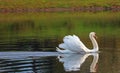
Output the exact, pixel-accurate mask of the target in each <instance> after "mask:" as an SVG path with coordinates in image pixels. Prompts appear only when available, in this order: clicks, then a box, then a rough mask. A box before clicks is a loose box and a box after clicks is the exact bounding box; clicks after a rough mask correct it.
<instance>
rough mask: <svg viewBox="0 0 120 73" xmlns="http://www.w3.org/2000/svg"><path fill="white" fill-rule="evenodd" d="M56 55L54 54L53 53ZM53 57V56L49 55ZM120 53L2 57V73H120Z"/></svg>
mask: <svg viewBox="0 0 120 73" xmlns="http://www.w3.org/2000/svg"><path fill="white" fill-rule="evenodd" d="M52 53H54V52H52ZM49 55H51V54H49ZM119 55H120V52H113V51H109V52H105V51H104V52H103V51H102V52H101V53H89V54H56V55H55V56H44V57H41V56H26V57H21V56H20V54H19V55H18V56H20V57H16V56H17V55H16V56H10V55H9V57H0V72H1V73H93V72H96V73H119V72H120V70H119V69H120V66H119V64H120V61H119V60H120V57H119Z"/></svg>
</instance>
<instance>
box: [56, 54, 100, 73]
mask: <svg viewBox="0 0 120 73" xmlns="http://www.w3.org/2000/svg"><path fill="white" fill-rule="evenodd" d="M89 56H93V61H92V63H91V65H90V72H96V65H97V63H98V59H99V53H87V54H63V55H61V56H60V57H58V59H59V61H60V62H62V63H63V66H64V69H65V71H79V70H80V67H81V66H82V64H83V63H84V62H85V60H86V59H87V58H88V57H89Z"/></svg>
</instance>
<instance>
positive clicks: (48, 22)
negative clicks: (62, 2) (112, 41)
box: [0, 12, 120, 38]
mask: <svg viewBox="0 0 120 73" xmlns="http://www.w3.org/2000/svg"><path fill="white" fill-rule="evenodd" d="M0 17H1V18H0V22H1V25H0V31H1V32H0V34H1V36H11V37H12V36H18V37H20V36H25V37H29V36H37V37H43V38H46V37H56V36H58V37H60V36H65V35H67V34H76V35H79V36H88V33H89V32H91V31H95V32H97V33H98V34H101V35H118V34H119V32H120V29H119V27H120V25H119V24H120V13H119V12H118V13H112V12H100V13H77V12H76V13H36V14H34V13H31V14H24V15H20V14H15V15H14V14H6V15H2V14H1V15H0ZM119 35H120V34H119Z"/></svg>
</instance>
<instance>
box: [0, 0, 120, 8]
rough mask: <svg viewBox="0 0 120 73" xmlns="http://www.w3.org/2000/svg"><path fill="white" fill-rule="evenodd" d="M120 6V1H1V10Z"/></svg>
mask: <svg viewBox="0 0 120 73" xmlns="http://www.w3.org/2000/svg"><path fill="white" fill-rule="evenodd" d="M93 5H96V6H112V5H120V0H0V8H36V7H38V8H45V7H80V6H93Z"/></svg>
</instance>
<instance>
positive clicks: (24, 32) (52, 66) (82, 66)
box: [0, 11, 120, 73]
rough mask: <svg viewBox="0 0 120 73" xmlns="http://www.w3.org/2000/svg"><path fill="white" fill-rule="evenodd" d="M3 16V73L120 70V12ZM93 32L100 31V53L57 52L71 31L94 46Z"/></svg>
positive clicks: (0, 41)
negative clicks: (91, 39)
mask: <svg viewBox="0 0 120 73" xmlns="http://www.w3.org/2000/svg"><path fill="white" fill-rule="evenodd" d="M0 17H1V18H0V51H1V52H0V72H1V73H89V72H91V73H92V72H98V73H119V72H120V70H119V69H120V68H119V64H120V63H119V60H120V57H119V55H120V33H119V32H120V12H111V11H105V12H95V13H94V12H54V13H51V12H40V13H7V14H4V13H2V14H0ZM91 31H95V32H96V33H97V36H98V39H97V41H98V44H99V47H100V48H99V49H100V51H101V52H100V53H94V54H68V55H66V54H65V55H63V54H58V53H55V49H56V48H55V47H56V46H58V44H59V43H61V42H63V40H62V39H63V37H64V36H65V35H69V34H71V35H73V34H75V35H77V36H79V37H80V39H81V41H82V42H83V43H84V44H85V45H86V46H87V47H89V48H92V44H91V41H90V40H89V37H88V35H89V32H91ZM5 51H7V52H6V53H5V54H3V52H5ZM11 51H12V52H13V53H12V54H11V53H10V52H11ZM25 51H27V53H25ZM18 52H20V53H21V54H22V55H21V54H19V53H18ZM34 52H35V53H36V52H39V53H36V54H37V55H36V54H33V53H34ZM41 52H44V54H43V53H42V54H41ZM45 52H54V53H52V55H51V53H47V54H46V53H45ZM25 54H27V55H25ZM6 55H7V56H6ZM41 55H42V56H41ZM93 61H94V62H93ZM92 62H93V64H92ZM91 65H92V66H91Z"/></svg>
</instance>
